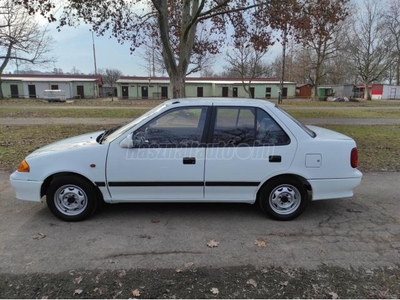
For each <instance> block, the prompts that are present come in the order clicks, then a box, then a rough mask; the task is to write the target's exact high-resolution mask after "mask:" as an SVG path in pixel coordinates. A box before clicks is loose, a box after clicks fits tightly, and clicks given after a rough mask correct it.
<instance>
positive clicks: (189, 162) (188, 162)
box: [183, 157, 196, 165]
mask: <svg viewBox="0 0 400 300" xmlns="http://www.w3.org/2000/svg"><path fill="white" fill-rule="evenodd" d="M183 164H184V165H194V164H196V158H195V157H184V158H183Z"/></svg>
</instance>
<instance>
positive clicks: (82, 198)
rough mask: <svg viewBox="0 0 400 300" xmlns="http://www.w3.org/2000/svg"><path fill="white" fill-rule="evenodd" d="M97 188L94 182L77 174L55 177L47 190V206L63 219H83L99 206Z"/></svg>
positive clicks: (73, 220) (74, 220) (71, 220)
mask: <svg viewBox="0 0 400 300" xmlns="http://www.w3.org/2000/svg"><path fill="white" fill-rule="evenodd" d="M96 195H97V194H96V190H95V187H94V186H93V184H92V183H90V182H89V181H87V180H85V179H81V178H79V177H76V176H62V177H57V178H55V179H53V181H52V182H51V184H50V186H49V188H48V190H47V195H46V196H47V200H46V201H47V206H48V208H49V209H50V211H51V212H52V213H53V214H54V215H55V216H56V217H57V218H59V219H61V220H63V221H70V222H76V221H82V220H84V219H86V218H87V217H89V216H90V215H91V214H92V213H93V212H94V211H95V210H96V208H97V197H96Z"/></svg>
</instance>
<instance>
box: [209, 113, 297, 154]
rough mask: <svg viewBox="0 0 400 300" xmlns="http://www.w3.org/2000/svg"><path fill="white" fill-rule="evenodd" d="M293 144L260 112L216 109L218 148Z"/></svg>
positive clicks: (213, 138) (213, 136)
mask: <svg viewBox="0 0 400 300" xmlns="http://www.w3.org/2000/svg"><path fill="white" fill-rule="evenodd" d="M289 143H290V138H289V136H288V135H287V134H286V133H285V132H284V131H283V130H282V128H281V127H280V126H279V125H278V124H277V123H276V122H275V120H274V119H273V118H272V117H271V116H270V115H268V114H267V113H266V112H265V111H263V110H262V109H260V108H254V107H217V108H216V116H215V126H214V130H213V133H212V144H213V145H214V146H219V147H241V146H282V145H288V144H289Z"/></svg>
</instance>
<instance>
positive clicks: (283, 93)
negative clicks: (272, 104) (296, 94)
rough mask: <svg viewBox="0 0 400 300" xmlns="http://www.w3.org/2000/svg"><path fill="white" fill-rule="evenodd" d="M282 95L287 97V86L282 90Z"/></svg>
mask: <svg viewBox="0 0 400 300" xmlns="http://www.w3.org/2000/svg"><path fill="white" fill-rule="evenodd" d="M282 97H287V87H284V88H283V90H282Z"/></svg>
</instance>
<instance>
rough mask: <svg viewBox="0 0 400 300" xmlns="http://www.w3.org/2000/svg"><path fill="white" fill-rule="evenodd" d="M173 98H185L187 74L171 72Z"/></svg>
mask: <svg viewBox="0 0 400 300" xmlns="http://www.w3.org/2000/svg"><path fill="white" fill-rule="evenodd" d="M169 78H170V81H171V88H172V98H174V99H176V98H185V97H186V92H185V75H183V76H182V74H174V73H172V74H170V77H169Z"/></svg>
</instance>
